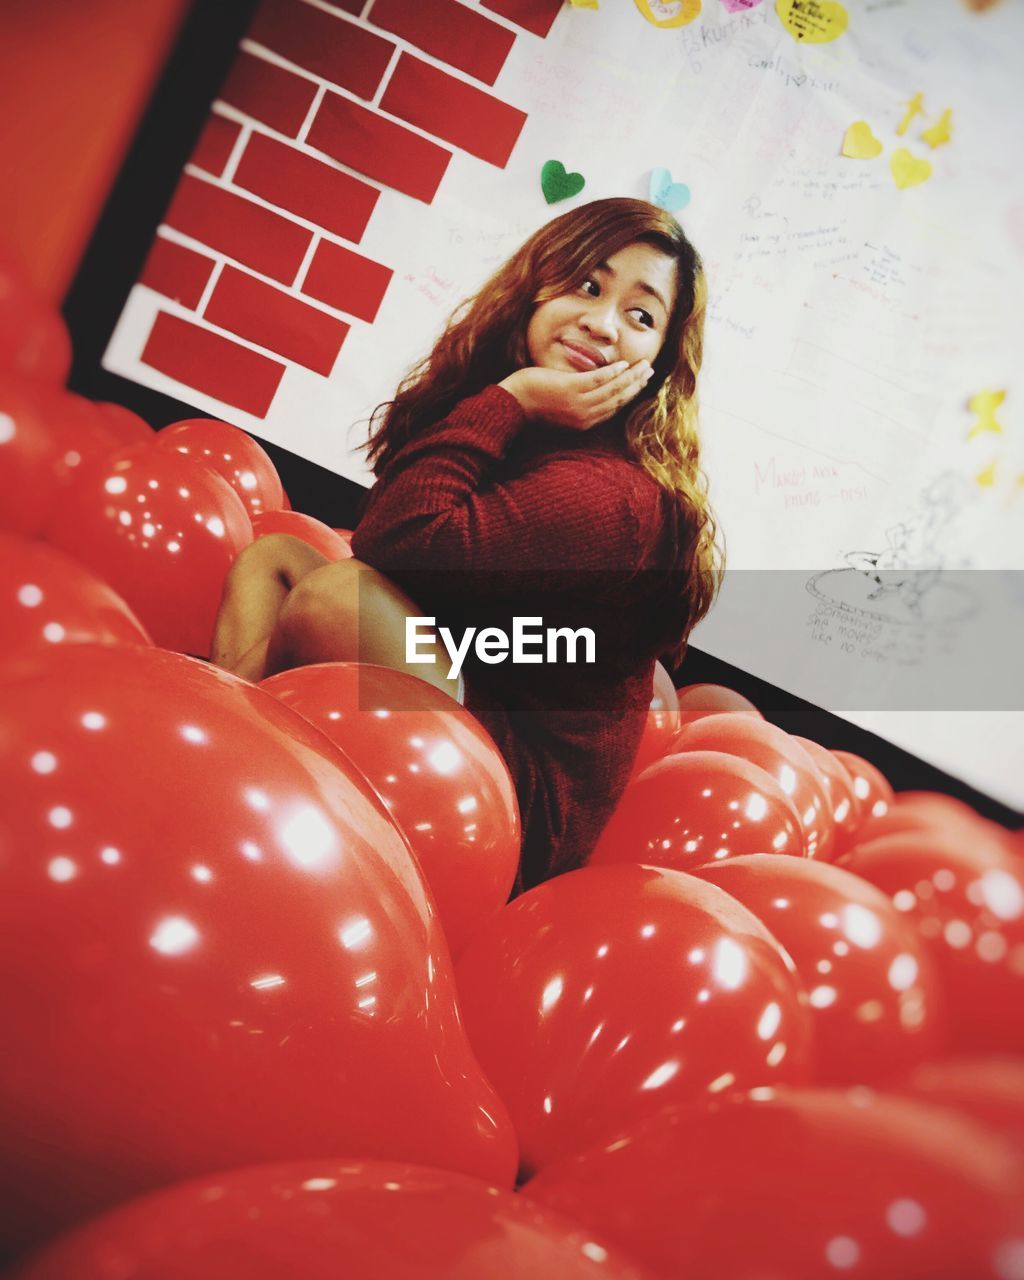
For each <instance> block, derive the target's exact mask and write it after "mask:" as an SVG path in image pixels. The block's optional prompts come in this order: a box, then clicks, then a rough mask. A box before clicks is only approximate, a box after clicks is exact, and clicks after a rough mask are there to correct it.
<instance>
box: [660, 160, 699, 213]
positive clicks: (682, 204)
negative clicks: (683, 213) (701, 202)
mask: <svg viewBox="0 0 1024 1280" xmlns="http://www.w3.org/2000/svg"><path fill="white" fill-rule="evenodd" d="M650 190H651V204H656V205H657V206H658V207H659V208H660V209H664V210H666V212H668V213H678V212H679V210H680V209H685V208H686V206H687V205H688V204H689V203H690V188H689V187H688V186H687V185H686V183H685V182H673V181H672V173H671V170H669V169H652V170H651V188H650Z"/></svg>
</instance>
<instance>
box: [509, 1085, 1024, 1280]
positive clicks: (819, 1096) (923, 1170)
mask: <svg viewBox="0 0 1024 1280" xmlns="http://www.w3.org/2000/svg"><path fill="white" fill-rule="evenodd" d="M522 1194H523V1195H525V1196H528V1197H529V1198H530V1199H531V1200H535V1201H536V1202H537V1203H539V1204H542V1205H545V1206H547V1207H548V1208H551V1209H555V1210H556V1211H559V1212H562V1213H564V1214H566V1216H567V1217H572V1218H573V1219H575V1221H577V1222H579V1223H581V1224H583V1225H584V1226H585V1227H587V1226H589V1227H591V1228H593V1229H595V1230H596V1229H597V1228H598V1227H600V1229H601V1230H602V1231H603V1232H604V1233H605V1235H606V1237H607V1238H609V1239H611V1240H614V1241H616V1242H617V1243H618V1244H619V1245H620V1246H621V1247H622V1248H623V1249H626V1250H627V1251H628V1252H630V1253H631V1254H633V1256H635V1257H636V1259H637V1260H638V1261H639V1262H641V1263H643V1264H646V1265H647V1266H649V1267H651V1268H652V1269H653V1270H654V1272H655V1273H656V1274H657V1275H660V1276H663V1277H665V1278H666V1280H669V1278H671V1280H679V1278H680V1277H685V1276H693V1277H700V1280H704V1277H714V1278H715V1280H766V1278H767V1277H772V1278H773V1280H774V1277H786V1280H835V1277H836V1276H837V1275H838V1276H841V1275H851V1276H856V1277H857V1280H909V1277H912V1276H913V1277H917V1278H919V1280H925V1277H934V1278H935V1280H938V1278H939V1277H949V1280H961V1278H963V1280H967V1278H968V1277H970V1280H1008V1278H1009V1277H1011V1276H1015V1275H1019V1261H1020V1243H1021V1234H1020V1233H1021V1230H1022V1225H1024V1224H1022V1214H1021V1203H1022V1196H1024V1178H1022V1166H1021V1161H1020V1160H1019V1159H1018V1158H1017V1157H1016V1155H1015V1153H1014V1152H1013V1150H1012V1149H1011V1148H1010V1147H1009V1146H1008V1145H1007V1144H1005V1143H1003V1142H1001V1141H1000V1140H999V1138H998V1137H996V1136H995V1135H993V1134H992V1133H990V1132H989V1131H988V1130H987V1129H985V1128H983V1127H982V1126H980V1125H977V1124H973V1123H972V1122H970V1121H969V1120H967V1119H965V1118H963V1117H960V1116H957V1115H954V1114H951V1113H949V1112H946V1111H943V1110H941V1109H939V1108H935V1107H929V1106H925V1105H923V1104H921V1103H912V1102H910V1101H908V1100H906V1099H904V1098H893V1097H886V1096H884V1095H878V1096H875V1095H873V1094H871V1093H868V1092H867V1091H866V1090H851V1091H850V1092H849V1093H843V1092H842V1091H840V1090H826V1089H821V1090H811V1089H780V1090H778V1091H775V1090H771V1089H757V1090H754V1091H753V1092H752V1093H751V1094H750V1095H748V1096H742V1095H736V1094H733V1095H731V1096H729V1097H723V1098H721V1099H719V1100H717V1101H716V1102H715V1103H713V1104H712V1105H710V1106H707V1107H703V1108H698V1107H672V1108H668V1109H666V1110H665V1111H663V1112H661V1113H660V1114H659V1115H658V1116H655V1117H654V1118H652V1119H651V1120H649V1121H648V1122H647V1123H645V1124H643V1125H638V1126H636V1127H635V1128H634V1129H633V1131H632V1132H629V1133H625V1134H624V1135H623V1136H622V1137H620V1139H619V1141H617V1142H614V1143H612V1144H611V1145H610V1146H606V1147H604V1148H598V1149H595V1150H593V1151H590V1152H587V1153H586V1154H585V1155H581V1156H579V1157H578V1158H576V1159H575V1160H566V1161H564V1162H562V1163H561V1164H559V1165H557V1166H554V1167H552V1168H550V1169H548V1170H545V1171H544V1172H543V1173H542V1174H540V1176H539V1177H537V1178H536V1179H534V1181H532V1182H531V1183H529V1184H528V1186H527V1187H526V1188H525V1189H524V1191H523V1192H522Z"/></svg>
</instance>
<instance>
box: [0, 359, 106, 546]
mask: <svg viewBox="0 0 1024 1280" xmlns="http://www.w3.org/2000/svg"><path fill="white" fill-rule="evenodd" d="M115 445H116V441H115V438H114V435H113V433H112V432H110V431H108V430H107V429H106V427H105V426H104V425H103V419H102V415H101V414H100V413H99V411H98V410H97V408H96V406H95V405H94V404H93V403H92V402H91V401H89V400H85V399H83V397H82V396H75V395H71V394H69V393H68V392H66V391H61V390H59V389H58V388H56V387H51V386H48V385H46V384H45V383H41V382H29V381H18V380H16V379H14V378H4V379H3V380H2V381H0V528H3V529H5V530H6V531H8V532H10V533H18V534H21V535H23V536H25V537H36V536H38V535H40V534H42V533H43V532H44V530H45V529H46V526H47V524H48V523H49V522H50V519H51V518H52V516H53V513H54V512H55V510H56V509H57V506H58V504H59V503H60V501H61V500H62V497H63V494H64V493H65V491H66V489H67V487H68V485H69V484H70V482H71V480H72V477H74V476H75V475H76V474H77V472H78V469H79V468H80V467H81V465H82V464H83V463H84V462H87V461H89V460H90V459H93V458H97V457H101V456H104V455H106V454H108V453H110V451H111V450H112V449H113V448H114V447H115Z"/></svg>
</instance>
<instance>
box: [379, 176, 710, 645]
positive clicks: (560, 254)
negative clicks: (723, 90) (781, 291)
mask: <svg viewBox="0 0 1024 1280" xmlns="http://www.w3.org/2000/svg"><path fill="white" fill-rule="evenodd" d="M638 241H640V242H643V243H645V244H650V245H653V246H654V247H655V248H657V249H659V250H661V251H662V252H663V253H666V254H668V255H669V256H670V257H672V258H674V259H675V261H676V263H677V269H678V287H677V290H676V299H675V305H674V307H673V310H672V315H671V317H670V319H669V324H668V328H667V331H666V335H665V341H664V343H663V345H662V348H661V350H660V352H659V353H658V356H657V359H656V360H655V361H654V376H653V377H652V378H651V380H650V382H648V384H647V386H646V387H645V388H644V390H643V391H642V392H641V394H640V396H639V397H638V398H637V399H635V400H633V401H632V402H631V403H630V404H629V405H628V406H627V407H626V408H625V409H624V410H623V411H622V414H621V418H622V423H623V428H624V433H625V440H626V445H627V449H628V452H629V455H630V456H631V457H632V458H633V459H634V460H635V461H636V462H637V463H639V465H640V466H642V467H643V468H644V470H645V471H647V472H648V474H649V475H650V476H652V477H653V478H654V480H656V481H657V483H658V484H659V485H660V486H661V487H662V488H663V489H665V490H667V491H668V492H669V493H670V494H673V495H675V496H676V497H677V499H678V500H679V501H678V503H677V511H679V515H680V520H679V524H678V525H677V530H678V528H679V526H681V527H682V528H683V529H684V530H685V534H682V535H678V534H677V537H678V545H677V548H676V550H677V554H678V555H679V556H681V557H683V558H685V567H686V574H685V588H684V596H685V599H684V600H683V601H682V602H681V603H682V605H683V608H682V611H681V612H682V622H683V625H684V629H685V632H687V633H688V632H689V630H690V628H691V627H693V626H694V625H695V624H696V623H697V622H699V621H700V619H701V618H702V617H704V615H705V614H706V613H707V611H708V609H710V607H711V605H712V603H713V601H714V598H715V595H716V593H717V590H718V586H719V583H720V581H721V574H722V569H723V566H724V553H723V551H722V549H721V548H720V546H719V543H718V527H717V525H716V522H715V519H714V515H713V513H712V510H711V506H710V503H709V500H708V484H707V477H706V476H705V474H704V472H703V470H702V469H701V465H700V435H699V431H698V414H697V374H698V372H699V370H700V365H701V359H702V356H703V349H704V315H705V311H706V308H707V286H706V284H705V279H704V269H703V266H702V265H701V261H700V257H699V256H698V254H697V251H696V250H695V249H694V247H693V245H691V244H690V242H689V240H688V239H687V238H686V236H685V234H684V233H683V229H682V227H680V225H679V223H678V222H677V221H676V219H675V218H673V217H672V215H671V214H670V213H666V212H665V211H664V210H662V209H659V208H658V207H657V206H656V205H653V204H648V203H647V201H645V200H632V199H627V198H625V197H615V198H611V199H607V200H594V201H591V202H590V203H589V204H584V205H580V206H579V207H578V208H575V209H570V210H569V211H568V212H567V213H563V214H562V215H561V216H560V217H557V218H555V219H553V220H552V221H551V222H549V223H547V224H546V225H545V226H543V227H541V228H540V229H539V230H538V231H535V232H534V234H533V235H532V236H531V237H530V238H529V239H528V240H527V241H526V243H525V244H524V245H523V246H522V247H521V248H520V249H518V250H517V251H516V252H515V253H514V254H513V255H512V257H511V258H509V259H508V261H507V262H506V263H505V264H504V266H502V267H500V268H499V269H498V270H497V271H496V272H495V273H494V275H493V276H491V278H490V279H489V280H488V281H487V283H486V284H484V286H483V287H482V288H481V289H480V290H479V291H478V292H477V293H476V294H474V295H473V296H472V297H471V298H469V299H467V300H466V301H465V302H464V303H462V305H461V306H460V307H458V308H457V309H456V311H455V313H454V314H453V316H452V318H451V319H450V321H449V322H448V325H447V327H446V328H445V331H444V333H443V334H442V335H441V337H440V338H439V339H438V341H437V343H436V344H435V346H434V349H433V351H431V352H430V354H429V355H428V356H427V357H426V358H425V359H424V360H422V361H421V362H420V363H419V364H418V365H417V366H416V367H415V368H414V369H413V370H412V371H411V372H410V373H409V374H408V375H407V377H406V378H405V379H404V380H403V381H402V383H401V385H400V386H399V388H398V391H397V392H396V394H395V397H394V399H393V400H390V401H388V402H387V403H385V404H382V405H379V406H378V407H377V409H376V410H375V411H374V413H373V416H372V419H371V426H372V431H371V435H370V438H369V440H368V441H367V443H366V444H365V445H364V446H363V447H364V448H365V449H366V450H367V458H368V461H369V462H370V464H371V466H372V468H373V471H374V472H375V474H377V475H379V474H380V472H381V471H382V470H383V469H384V468H385V467H386V466H387V465H388V463H389V462H390V461H391V459H392V458H393V457H394V456H395V455H396V454H397V452H398V451H399V450H400V449H401V448H402V446H403V445H404V444H405V443H406V442H407V441H409V440H410V439H412V438H413V437H414V436H415V435H416V434H417V432H418V431H419V430H420V429H421V428H422V427H424V426H426V425H429V424H430V423H434V422H439V421H440V420H441V419H442V418H444V417H446V416H447V415H448V414H449V413H450V412H451V411H452V409H453V408H454V407H455V405H456V404H457V403H458V402H459V401H460V400H464V399H466V398H467V397H468V396H471V395H474V394H476V393H477V392H478V391H482V390H483V389H484V387H487V386H490V385H491V384H493V383H496V382H500V381H501V380H502V379H503V378H506V377H508V375H509V374H510V373H512V372H514V371H515V370H516V369H521V368H523V367H524V366H525V365H527V364H529V356H528V354H527V349H526V329H527V325H528V323H529V320H530V316H531V314H532V312H533V309H534V308H535V307H536V306H537V305H538V304H539V303H541V302H547V301H549V300H550V299H551V298H557V297H560V296H562V295H563V294H566V293H570V292H572V291H573V290H575V289H577V288H579V286H580V284H581V283H582V281H583V280H585V279H586V278H587V276H588V275H589V274H590V273H591V272H592V271H593V270H594V269H595V268H596V267H597V266H598V264H599V263H601V262H603V261H605V260H607V259H608V258H609V257H610V256H611V255H612V254H614V253H617V252H618V251H619V250H620V249H624V248H626V246H627V245H631V244H635V243H637V242H638ZM684 539H685V543H686V546H685V548H683V547H682V542H683V540H684ZM684 650H685V641H683V642H681V643H680V644H679V645H677V646H676V648H675V649H674V650H673V651H672V652H671V653H670V654H669V655H668V661H669V662H670V663H672V664H673V665H676V664H677V663H678V661H679V660H681V658H682V654H683V652H684Z"/></svg>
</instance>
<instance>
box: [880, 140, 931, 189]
mask: <svg viewBox="0 0 1024 1280" xmlns="http://www.w3.org/2000/svg"><path fill="white" fill-rule="evenodd" d="M889 170H890V172H891V173H892V176H893V180H894V181H895V183H896V185H897V186H898V187H899V188H900V189H901V190H902V189H903V188H904V187H916V186H917V185H918V183H921V182H925V181H927V180H928V179H929V178H930V177H931V176H932V167H931V165H930V164H929V163H928V161H927V160H918V159H917V157H916V156H912V155H911V154H910V152H909V151H908V150H907V149H906V147H897V148H896V150H895V151H894V152H893V153H892V155H891V156H890V157H889Z"/></svg>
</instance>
